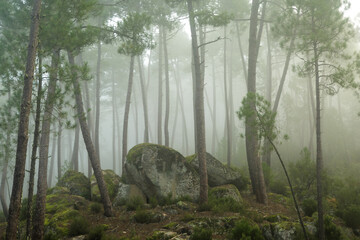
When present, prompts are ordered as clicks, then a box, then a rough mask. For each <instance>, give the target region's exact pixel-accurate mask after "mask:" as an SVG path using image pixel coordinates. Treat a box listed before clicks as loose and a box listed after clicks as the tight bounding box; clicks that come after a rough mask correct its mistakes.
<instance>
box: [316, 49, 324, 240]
mask: <svg viewBox="0 0 360 240" xmlns="http://www.w3.org/2000/svg"><path fill="white" fill-rule="evenodd" d="M313 51H314V60H315V64H314V67H315V93H316V94H315V95H316V189H317V204H318V205H317V207H318V234H319V239H320V240H325V229H324V208H323V202H322V199H323V189H322V175H323V158H322V146H321V116H320V109H321V108H320V107H321V106H320V76H319V58H318V47H317V43H316V42H314V43H313Z"/></svg>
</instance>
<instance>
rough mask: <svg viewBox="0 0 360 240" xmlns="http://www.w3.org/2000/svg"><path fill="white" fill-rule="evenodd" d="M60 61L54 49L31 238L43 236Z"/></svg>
mask: <svg viewBox="0 0 360 240" xmlns="http://www.w3.org/2000/svg"><path fill="white" fill-rule="evenodd" d="M59 61H60V50H54V52H53V55H52V59H51V71H50V80H49V87H48V90H47V97H46V102H45V111H44V115H43V120H42V126H41V137H40V145H39V150H40V151H39V171H38V183H37V195H36V205H35V211H34V216H33V219H32V221H33V229H32V234H31V238H32V239H39V240H41V239H43V238H44V222H45V205H46V191H47V181H46V178H47V166H48V157H49V141H50V125H51V119H52V112H53V109H54V102H55V91H56V82H57V73H58V67H59Z"/></svg>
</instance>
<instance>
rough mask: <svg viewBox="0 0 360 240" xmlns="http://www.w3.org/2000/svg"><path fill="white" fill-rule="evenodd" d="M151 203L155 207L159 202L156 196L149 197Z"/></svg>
mask: <svg viewBox="0 0 360 240" xmlns="http://www.w3.org/2000/svg"><path fill="white" fill-rule="evenodd" d="M149 203H150V206H151V207H152V208H155V207H156V206H157V205H158V204H159V202H158V200H157V199H156V198H154V197H151V198H150V199H149Z"/></svg>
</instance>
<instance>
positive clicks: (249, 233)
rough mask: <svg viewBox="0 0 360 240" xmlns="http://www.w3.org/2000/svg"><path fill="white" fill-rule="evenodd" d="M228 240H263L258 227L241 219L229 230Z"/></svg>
mask: <svg viewBox="0 0 360 240" xmlns="http://www.w3.org/2000/svg"><path fill="white" fill-rule="evenodd" d="M229 239H231V240H263V239H264V237H263V236H262V232H261V230H260V228H259V226H258V225H256V224H255V223H252V222H250V220H248V219H242V220H240V221H238V222H236V223H235V226H234V228H233V229H232V230H231V233H230V236H229Z"/></svg>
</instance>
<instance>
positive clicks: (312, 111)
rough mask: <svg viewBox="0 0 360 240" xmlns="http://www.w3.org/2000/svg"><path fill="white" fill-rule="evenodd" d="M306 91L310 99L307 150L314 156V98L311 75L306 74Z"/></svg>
mask: <svg viewBox="0 0 360 240" xmlns="http://www.w3.org/2000/svg"><path fill="white" fill-rule="evenodd" d="M308 91H309V99H310V106H309V107H310V112H311V113H312V114H311V113H310V116H309V117H310V124H311V125H310V141H309V151H310V154H311V156H314V144H313V143H314V132H315V128H316V123H315V121H316V108H315V99H314V90H313V86H312V81H311V76H310V75H309V76H308Z"/></svg>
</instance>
